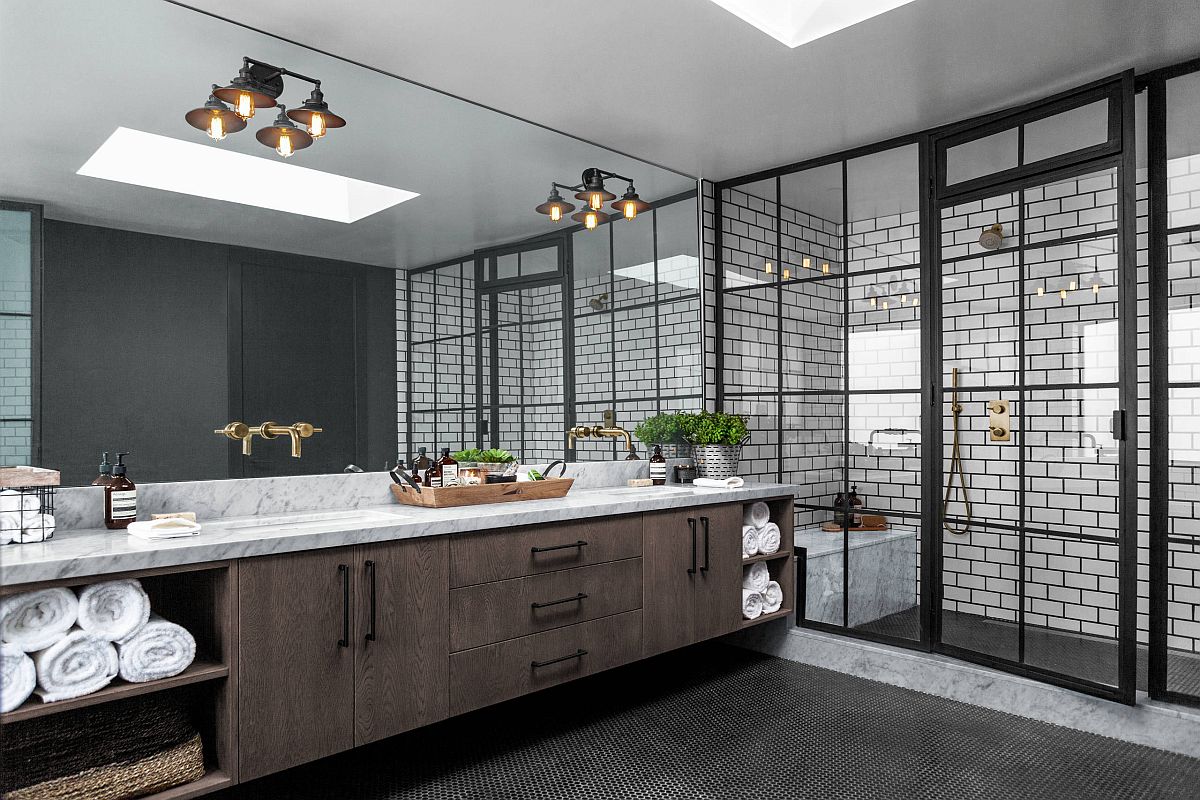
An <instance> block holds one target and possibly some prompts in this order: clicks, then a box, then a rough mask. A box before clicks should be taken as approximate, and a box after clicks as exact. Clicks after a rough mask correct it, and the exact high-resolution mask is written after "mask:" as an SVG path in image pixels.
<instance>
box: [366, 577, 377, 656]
mask: <svg viewBox="0 0 1200 800" xmlns="http://www.w3.org/2000/svg"><path fill="white" fill-rule="evenodd" d="M366 566H367V574H368V575H370V576H371V620H370V628H368V629H367V641H368V642H373V641H375V562H374V561H367V564H366Z"/></svg>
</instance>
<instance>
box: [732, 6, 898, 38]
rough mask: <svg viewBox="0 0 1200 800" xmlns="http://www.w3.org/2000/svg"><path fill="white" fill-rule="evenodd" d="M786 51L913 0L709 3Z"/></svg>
mask: <svg viewBox="0 0 1200 800" xmlns="http://www.w3.org/2000/svg"><path fill="white" fill-rule="evenodd" d="M712 1H713V2H714V3H716V4H717V5H719V6H720V7H721V8H723V9H725V10H726V11H728V12H730V13H731V14H735V15H737V16H739V17H741V18H742V19H744V20H745V21H746V22H749V23H750V24H751V25H753V26H754V27H756V28H758V29H759V30H760V31H762V32H763V33H766V34H769V35H770V36H772V37H774V38H775V39H778V40H779V41H781V42H783V43H784V44H786V45H787V46H788V47H799V46H800V45H802V44H807V43H808V42H811V41H813V40H815V39H820V38H821V37H822V36H828V35H829V34H831V33H836V32H837V31H840V30H842V29H844V28H849V27H850V26H851V25H857V24H858V23H860V22H862V21H864V20H868V19H870V18H871V17H877V16H879V15H880V14H884V13H886V12H888V11H891V10H892V9H893V8H899V7H900V6H904V5H908V4H909V3H911V2H913V0H712Z"/></svg>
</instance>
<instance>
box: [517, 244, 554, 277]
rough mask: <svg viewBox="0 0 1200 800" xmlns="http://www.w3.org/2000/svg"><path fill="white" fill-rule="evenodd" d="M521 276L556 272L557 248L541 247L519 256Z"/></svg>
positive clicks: (526, 251)
mask: <svg viewBox="0 0 1200 800" xmlns="http://www.w3.org/2000/svg"><path fill="white" fill-rule="evenodd" d="M520 256H521V274H522V275H538V274H541V273H543V272H558V248H557V247H543V248H540V249H538V250H525V251H523V252H522V253H521V254H520Z"/></svg>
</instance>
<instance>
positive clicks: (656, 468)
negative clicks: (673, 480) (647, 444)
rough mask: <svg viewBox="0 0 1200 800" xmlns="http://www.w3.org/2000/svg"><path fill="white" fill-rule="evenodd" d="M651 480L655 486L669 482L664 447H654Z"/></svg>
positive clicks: (651, 459)
mask: <svg viewBox="0 0 1200 800" xmlns="http://www.w3.org/2000/svg"><path fill="white" fill-rule="evenodd" d="M650 480H651V481H652V482H653V483H654V485H655V486H662V485H663V484H665V483H666V482H667V459H666V457H665V456H664V455H663V451H662V445H661V444H656V445H654V455H652V456H650Z"/></svg>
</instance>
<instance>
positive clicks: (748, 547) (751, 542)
mask: <svg viewBox="0 0 1200 800" xmlns="http://www.w3.org/2000/svg"><path fill="white" fill-rule="evenodd" d="M758 548H759V541H758V528H756V527H754V526H753V525H743V526H742V558H749V557H750V556H756V555H758Z"/></svg>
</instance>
